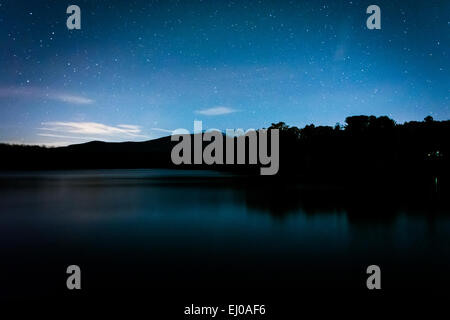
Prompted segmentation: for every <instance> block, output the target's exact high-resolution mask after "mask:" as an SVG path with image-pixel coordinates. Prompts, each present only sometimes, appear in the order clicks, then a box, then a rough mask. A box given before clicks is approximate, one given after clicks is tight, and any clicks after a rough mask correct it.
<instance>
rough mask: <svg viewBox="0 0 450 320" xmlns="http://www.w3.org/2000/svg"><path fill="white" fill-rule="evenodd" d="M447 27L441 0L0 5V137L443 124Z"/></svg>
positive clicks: (136, 136)
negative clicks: (355, 122)
mask: <svg viewBox="0 0 450 320" xmlns="http://www.w3.org/2000/svg"><path fill="white" fill-rule="evenodd" d="M71 4H76V5H78V6H79V7H80V8H81V30H68V29H67V27H66V20H67V17H68V16H69V14H67V13H66V9H67V7H68V6H69V5H71ZM371 4H376V5H378V6H379V7H380V8H381V30H368V29H367V27H366V19H367V17H368V16H369V15H368V14H367V13H366V8H367V7H368V6H369V5H371ZM449 31H450V1H446V0H439V1H437V0H427V1H424V0H422V1H417V0H404V1H399V0H389V1H382V0H370V1H356V0H355V1H343V0H342V1H338V0H336V1H321V0H311V1H302V0H292V1H284V0H276V1H266V0H260V1H257V0H252V1H245V0H235V1H219V0H203V1H200V0H195V1H190V0H179V1H172V0H161V1H152V0H145V1H144V0H143V1H138V0H135V1H133V0H127V1H115V0H90V1H87V0H72V1H70V2H69V1H64V0H53V1H45V0H34V1H30V0H0V70H1V72H0V141H1V142H8V143H24V144H45V145H49V146H56V145H68V144H73V143H80V142H86V141H91V140H104V141H143V140H148V139H153V138H157V137H161V136H164V135H168V134H170V132H171V130H174V129H177V128H186V129H188V130H190V131H192V130H193V121H194V120H202V121H203V128H204V129H208V128H217V129H220V130H225V129H227V128H230V129H231V128H243V129H249V128H261V127H267V126H269V125H270V124H271V123H272V122H278V121H285V122H286V123H288V124H290V125H296V126H299V127H303V126H304V125H306V124H310V123H314V124H316V125H335V124H336V123H337V122H340V123H344V120H345V117H347V116H350V115H357V114H367V115H372V114H373V115H377V116H379V115H388V116H389V117H391V118H393V119H395V120H396V121H397V122H399V123H403V122H405V121H411V120H422V119H423V118H424V117H425V116H427V115H432V116H433V118H435V119H437V120H447V119H450V110H449V104H450V103H449V96H450V90H449V89H450V77H449V75H450V73H449V70H450V62H449V61H450V60H449V54H450V52H449V51H450V41H449V40H450V32H449Z"/></svg>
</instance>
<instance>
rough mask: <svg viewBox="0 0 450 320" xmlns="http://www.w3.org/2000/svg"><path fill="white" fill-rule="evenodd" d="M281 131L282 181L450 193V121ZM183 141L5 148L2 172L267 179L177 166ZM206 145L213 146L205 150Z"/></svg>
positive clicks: (363, 119) (348, 123)
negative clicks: (187, 172) (138, 171)
mask: <svg viewBox="0 0 450 320" xmlns="http://www.w3.org/2000/svg"><path fill="white" fill-rule="evenodd" d="M269 129H279V130H280V169H279V172H278V176H279V177H292V178H295V179H296V180H299V181H302V182H308V183H333V184H334V183H335V184H341V183H347V182H351V183H352V184H368V183H369V184H377V185H378V184H379V185H385V186H395V185H397V184H399V183H400V184H409V183H416V182H420V183H421V184H426V185H431V186H432V187H433V188H436V189H438V188H446V183H447V181H448V177H449V176H450V175H449V152H450V150H449V147H450V144H449V137H450V121H434V120H433V119H432V118H431V117H426V118H425V119H424V121H422V122H416V121H412V122H406V123H404V124H396V123H395V121H394V120H392V119H390V118H388V117H386V116H381V117H375V116H352V117H348V118H346V120H345V124H344V125H339V124H337V125H336V126H335V127H330V126H314V125H313V124H311V125H307V126H305V127H304V128H301V129H299V128H297V127H290V126H288V125H286V124H285V123H284V122H279V123H276V124H272V126H271V127H270V128H269ZM175 144H176V142H172V141H170V137H164V138H160V139H156V140H151V141H146V142H123V143H106V142H99V141H94V142H89V143H85V144H78V145H71V146H68V147H59V148H45V147H39V146H19V145H6V144H3V145H0V154H1V157H2V163H3V164H2V165H1V169H3V170H22V169H28V170H29V169H31V170H34V169H87V168H155V167H177V168H184V169H186V168H189V169H211V168H214V169H221V170H239V171H244V172H246V173H251V174H253V173H254V174H259V169H258V168H259V166H243V165H234V166H230V165H223V166H218V167H211V166H198V165H188V166H186V165H184V166H181V167H180V166H174V165H173V164H172V162H171V158H170V154H171V150H172V148H173V146H174V145H175ZM204 144H206V143H204Z"/></svg>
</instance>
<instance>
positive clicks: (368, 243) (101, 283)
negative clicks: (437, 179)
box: [0, 170, 450, 296]
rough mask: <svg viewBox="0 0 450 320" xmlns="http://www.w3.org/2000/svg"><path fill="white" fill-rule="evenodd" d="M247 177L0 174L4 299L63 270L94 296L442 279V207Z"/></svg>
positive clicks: (61, 280)
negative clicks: (353, 200)
mask: <svg viewBox="0 0 450 320" xmlns="http://www.w3.org/2000/svg"><path fill="white" fill-rule="evenodd" d="M245 181H246V180H245V178H236V177H233V176H230V175H227V174H223V173H216V172H208V171H204V172H199V171H171V170H101V171H98V170H97V171H68V172H63V171H55V172H32V173H29V172H28V173H27V172H18V173H17V172H16V173H2V174H1V175H0V191H1V193H0V256H1V268H2V270H1V271H2V274H3V275H6V277H5V278H4V279H6V280H4V281H2V284H1V285H0V292H1V294H2V295H16V296H24V295H25V296H27V295H30V296H33V295H45V294H54V293H55V292H57V291H58V290H62V289H64V288H65V279H66V274H65V268H66V267H67V266H68V265H70V264H77V265H79V266H80V267H81V269H82V272H83V288H84V289H85V290H91V291H92V292H95V290H103V289H105V288H106V289H107V288H113V289H114V288H129V289H136V288H145V287H160V288H167V287H190V288H199V287H210V288H217V287H248V288H255V287H262V288H267V287H277V288H291V289H292V288H302V287H308V288H310V287H337V288H341V287H362V288H364V287H365V279H366V277H367V276H366V274H365V271H366V270H365V268H366V267H367V266H368V265H370V264H377V265H379V266H380V267H381V269H382V272H383V287H384V288H389V287H400V288H401V287H431V288H438V289H439V288H445V286H447V285H448V284H450V281H449V275H448V270H450V269H449V266H450V255H449V253H450V250H449V247H450V246H449V243H450V241H449V239H450V215H449V214H447V213H446V212H445V210H444V211H443V212H442V210H438V211H439V212H436V210H434V211H430V210H428V209H427V207H426V206H425V207H421V208H415V207H414V206H412V208H411V206H402V205H398V206H397V205H396V206H394V207H392V206H391V205H390V204H385V205H380V206H377V205H375V208H374V203H375V204H376V203H377V201H375V202H374V203H370V204H369V203H366V202H364V201H363V202H362V205H361V204H360V205H358V206H356V207H355V206H351V207H349V206H348V205H347V204H345V203H341V202H340V201H335V200H333V199H334V198H333V197H330V194H332V193H333V192H329V191H326V192H325V191H321V190H314V191H308V190H305V189H304V188H301V187H298V186H294V187H289V189H288V190H284V189H283V188H281V187H279V186H273V185H272V186H261V185H259V184H256V185H255V184H253V185H252V184H247V183H245ZM280 188H281V191H280ZM331 198H333V199H331ZM335 198H336V197H335ZM337 198H338V199H339V198H340V197H337ZM380 201H381V200H380Z"/></svg>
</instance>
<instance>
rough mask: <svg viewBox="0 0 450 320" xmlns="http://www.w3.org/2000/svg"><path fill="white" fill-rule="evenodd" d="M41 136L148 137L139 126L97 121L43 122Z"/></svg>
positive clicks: (78, 137) (110, 138)
mask: <svg viewBox="0 0 450 320" xmlns="http://www.w3.org/2000/svg"><path fill="white" fill-rule="evenodd" d="M38 130H40V132H39V133H38V135H39V136H41V137H53V138H64V139H76V140H95V139H101V140H108V141H120V140H135V139H142V138H145V139H147V138H149V137H148V136H146V135H144V134H142V130H141V127H140V126H136V125H131V124H119V125H117V126H109V125H106V124H103V123H98V122H62V121H56V122H43V123H42V127H41V128H38Z"/></svg>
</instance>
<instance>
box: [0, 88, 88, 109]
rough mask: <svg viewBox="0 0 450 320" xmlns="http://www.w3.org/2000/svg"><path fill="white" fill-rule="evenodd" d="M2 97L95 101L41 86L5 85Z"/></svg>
mask: <svg viewBox="0 0 450 320" xmlns="http://www.w3.org/2000/svg"><path fill="white" fill-rule="evenodd" d="M0 98H28V99H44V100H45V99H49V100H55V101H60V102H65V103H70V104H82V105H83V104H84V105H85V104H92V103H94V102H95V101H94V100H92V99H89V98H86V97H83V96H78V95H73V94H68V93H63V92H54V91H46V90H45V89H41V88H34V87H30V88H15V87H4V88H0Z"/></svg>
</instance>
